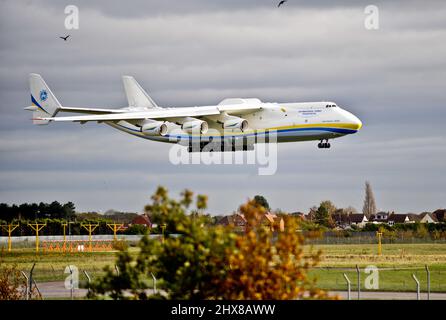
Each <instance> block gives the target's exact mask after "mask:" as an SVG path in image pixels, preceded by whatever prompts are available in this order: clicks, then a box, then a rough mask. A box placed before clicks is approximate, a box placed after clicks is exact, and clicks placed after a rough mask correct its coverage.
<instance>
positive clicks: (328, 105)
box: [325, 104, 336, 108]
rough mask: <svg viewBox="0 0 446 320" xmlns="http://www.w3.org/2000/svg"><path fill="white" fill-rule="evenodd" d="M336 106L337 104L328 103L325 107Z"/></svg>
mask: <svg viewBox="0 0 446 320" xmlns="http://www.w3.org/2000/svg"><path fill="white" fill-rule="evenodd" d="M334 107H336V105H335V104H327V105H326V106H325V108H334Z"/></svg>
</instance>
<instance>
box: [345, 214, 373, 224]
mask: <svg viewBox="0 0 446 320" xmlns="http://www.w3.org/2000/svg"><path fill="white" fill-rule="evenodd" d="M348 216H349V218H350V221H351V222H353V223H361V222H363V221H364V220H365V221H368V219H367V217H366V216H365V214H363V213H352V214H349V215H348Z"/></svg>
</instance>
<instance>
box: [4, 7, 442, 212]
mask: <svg viewBox="0 0 446 320" xmlns="http://www.w3.org/2000/svg"><path fill="white" fill-rule="evenodd" d="M90 2H91V1H73V0H69V1H16V0H14V1H4V0H0V101H1V103H0V112H1V117H0V154H1V156H0V202H7V203H21V202H40V201H44V202H50V201H53V200H58V201H60V202H66V201H73V202H74V203H75V204H76V207H77V209H78V210H79V211H93V210H98V211H102V212H103V211H106V210H107V209H110V208H114V209H118V210H125V211H138V212H141V211H142V209H143V207H144V205H145V204H147V203H148V202H149V197H150V195H151V194H152V193H153V191H154V190H155V189H156V187H157V186H158V185H163V186H165V187H167V188H168V189H169V190H170V192H171V193H172V194H173V195H177V194H178V193H179V192H180V191H181V190H183V189H184V188H190V189H192V190H193V191H195V192H196V193H204V194H207V195H209V211H210V212H212V213H213V214H223V213H230V212H232V211H233V210H235V209H236V208H237V207H238V206H239V205H240V204H241V203H242V202H244V201H246V200H247V198H248V197H253V196H254V195H256V194H262V195H264V196H265V197H266V198H267V199H268V200H269V202H270V205H271V206H272V207H273V208H281V209H283V210H287V211H297V210H299V211H303V212H307V211H308V209H309V208H310V207H311V206H313V205H316V204H318V203H319V202H320V201H322V200H325V199H330V200H332V201H333V202H334V203H335V205H337V206H338V207H346V206H349V205H351V206H354V207H356V208H357V209H358V210H361V209H362V202H363V198H364V182H365V181H366V180H369V181H370V182H371V184H372V187H373V190H374V192H375V197H376V201H377V206H378V208H379V209H380V210H386V211H387V210H390V211H395V212H421V211H433V210H435V209H437V208H444V207H446V185H445V181H446V160H445V159H446V130H445V119H446V59H445V57H446V19H445V17H446V2H445V1H403V0H401V1H353V0H352V1H347V0H345V1H329V0H326V1H323V0H320V1H306V2H303V1H293V0H289V1H288V2H287V3H286V4H285V5H284V6H282V7H281V8H279V9H278V8H277V7H276V5H277V2H278V1H266V0H265V1H254V0H252V1H251V0H249V1H246V0H245V1H235V0H231V1H216V0H214V1H209V0H207V1H205V0H202V1H200V0H193V1H187V0H174V1H172V0H170V1H146V0H144V1H143V0H141V1H126V2H125V3H124V2H122V1H95V3H94V4H91V3H90ZM69 4H75V5H77V6H78V7H79V10H80V28H79V30H70V31H67V30H65V27H64V20H65V17H66V15H65V14H64V8H65V6H66V5H69ZM369 4H374V5H376V6H377V7H378V8H379V10H380V11H379V13H380V28H379V30H366V29H365V28H364V19H365V17H366V14H364V8H365V7H366V6H367V5H369ZM66 34H70V35H71V37H70V38H69V40H68V41H67V42H64V41H63V40H61V39H59V36H62V35H66ZM31 72H35V73H40V74H41V75H42V76H43V77H44V79H45V80H46V82H47V83H48V85H49V86H50V87H51V89H52V91H53V92H54V93H55V95H56V96H57V97H58V99H59V101H60V102H61V103H62V104H64V105H67V106H95V107H110V108H115V107H116V108H117V107H123V106H126V99H125V95H124V91H123V87H122V83H121V75H123V74H129V75H133V76H135V78H136V79H137V80H138V81H139V82H140V83H141V85H142V86H143V87H144V88H145V89H146V90H147V91H148V92H149V93H150V95H151V96H152V98H153V99H154V100H155V101H156V102H157V103H158V104H159V105H161V106H194V105H210V104H217V103H218V102H219V101H220V100H222V99H224V98H227V97H258V98H260V99H262V100H263V101H275V102H299V101H318V100H331V101H335V102H337V103H338V104H339V105H341V106H343V107H344V108H345V109H347V110H349V111H351V112H353V113H354V114H355V115H357V116H358V117H359V118H360V119H361V120H362V122H363V124H364V126H363V129H362V130H361V131H360V132H359V133H358V134H355V135H350V136H347V137H343V138H340V139H336V140H334V141H332V148H331V149H330V150H323V149H322V150H320V149H318V148H317V142H315V141H313V142H301V143H288V144H281V145H279V149H278V152H279V157H278V170H277V173H276V174H275V175H273V176H258V175H257V171H258V168H257V167H256V166H253V165H213V166H206V165H181V166H175V165H172V164H171V163H170V162H169V157H168V152H169V148H170V146H169V145H166V144H161V143H155V142H151V141H147V140H143V139H139V138H137V137H133V136H131V135H127V134H125V133H122V132H119V131H117V130H115V129H113V128H111V127H108V126H106V125H98V124H96V123H88V124H85V125H79V124H74V123H56V124H54V123H52V124H50V125H48V126H33V125H32V123H31V120H30V118H31V113H30V112H27V111H24V110H23V107H25V106H28V105H30V94H29V88H28V74H29V73H31Z"/></svg>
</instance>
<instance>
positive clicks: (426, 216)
mask: <svg viewBox="0 0 446 320" xmlns="http://www.w3.org/2000/svg"><path fill="white" fill-rule="evenodd" d="M419 217H420V220H419V221H420V223H438V220H437V217H436V216H435V215H433V214H432V213H430V212H423V213H421V214H420V215H419Z"/></svg>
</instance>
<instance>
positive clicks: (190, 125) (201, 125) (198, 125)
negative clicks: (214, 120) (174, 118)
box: [181, 117, 209, 134]
mask: <svg viewBox="0 0 446 320" xmlns="http://www.w3.org/2000/svg"><path fill="white" fill-rule="evenodd" d="M208 128H209V126H208V123H207V122H206V121H203V120H199V119H195V118H190V117H188V118H186V119H184V121H182V122H181V129H183V130H184V131H186V132H187V133H198V132H200V133H201V134H205V133H206V132H208Z"/></svg>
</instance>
